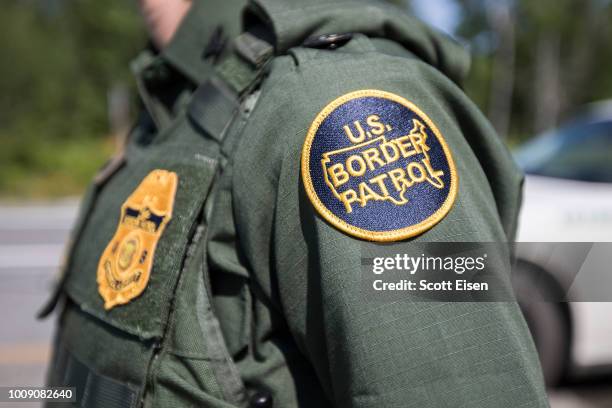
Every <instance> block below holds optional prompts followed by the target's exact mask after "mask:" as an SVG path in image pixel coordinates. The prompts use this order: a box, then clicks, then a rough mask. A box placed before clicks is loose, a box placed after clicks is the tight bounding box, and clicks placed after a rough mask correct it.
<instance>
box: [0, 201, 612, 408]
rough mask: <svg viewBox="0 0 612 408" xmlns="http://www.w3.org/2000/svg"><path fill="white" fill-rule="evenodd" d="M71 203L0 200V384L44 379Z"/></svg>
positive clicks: (566, 394) (567, 396) (565, 392)
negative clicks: (48, 313) (46, 315)
mask: <svg viewBox="0 0 612 408" xmlns="http://www.w3.org/2000/svg"><path fill="white" fill-rule="evenodd" d="M76 209H77V202H76V200H68V201H62V202H57V203H52V204H36V205H34V204H4V205H0V281H1V282H2V283H1V284H0V311H1V312H0V328H2V329H1V330H0V385H3V386H11V385H15V386H40V385H42V384H44V377H45V369H46V363H47V360H48V358H49V344H50V340H51V336H52V326H53V319H47V320H45V321H42V322H41V321H37V320H36V319H35V317H34V316H35V314H36V312H37V310H38V309H39V308H40V306H41V305H42V304H43V303H44V301H45V300H46V297H47V296H48V293H49V290H50V288H51V285H52V281H53V277H54V275H55V273H56V271H57V269H58V266H59V264H60V259H61V256H62V253H63V248H64V243H65V242H66V240H67V238H68V234H69V229H70V226H71V225H72V223H73V222H74V219H75V216H76ZM3 406H7V405H4V404H2V403H0V407H3ZM19 406H20V407H22V408H25V407H26V406H36V405H33V404H32V405H31V404H19ZM551 406H552V408H609V407H612V383H610V382H607V383H606V382H601V381H600V382H599V383H593V384H589V383H583V384H580V385H578V386H573V387H572V388H566V389H561V390H556V391H553V392H551Z"/></svg>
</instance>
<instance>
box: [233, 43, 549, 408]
mask: <svg viewBox="0 0 612 408" xmlns="http://www.w3.org/2000/svg"><path fill="white" fill-rule="evenodd" d="M381 67H384V70H383V69H382V68H381ZM269 81H270V83H269V84H268V88H269V89H272V90H270V91H267V93H266V91H265V90H264V94H263V95H262V96H261V98H260V101H259V103H258V106H257V109H256V112H255V113H254V114H253V117H252V120H251V122H252V123H251V124H250V125H249V126H250V127H249V130H248V135H246V136H245V140H244V141H243V142H241V146H240V151H239V152H238V155H237V159H236V162H237V163H236V176H235V191H236V193H235V197H236V213H237V214H236V216H237V224H238V230H239V236H240V237H241V238H240V239H241V245H242V248H243V249H244V251H245V256H246V258H247V259H248V262H249V264H250V268H251V269H252V270H253V271H254V274H255V276H256V277H257V280H258V284H259V285H260V286H261V287H262V288H264V292H265V293H266V294H267V295H268V296H269V297H270V299H271V301H272V302H273V303H274V304H275V305H276V306H275V307H277V308H278V309H279V310H280V311H281V312H282V315H283V317H284V319H285V320H286V323H287V325H288V327H289V329H290V331H291V334H292V336H293V338H294V340H295V342H296V343H297V345H298V347H299V348H300V350H301V351H302V352H303V353H304V355H306V357H307V358H308V360H309V361H310V362H311V363H312V365H313V367H314V369H315V372H316V373H317V375H318V377H319V380H320V382H321V384H322V386H323V388H324V389H325V390H326V392H327V395H328V398H329V400H330V401H332V402H333V403H334V405H335V406H338V407H359V408H366V407H395V406H397V407H399V406H401V407H412V406H414V407H436V408H439V407H462V406H465V407H490V406H496V407H519V406H521V407H540V406H547V402H546V396H545V392H544V387H543V383H542V378H541V372H540V367H539V364H538V360H537V355H536V352H535V350H534V346H533V342H532V340H531V337H530V335H529V333H528V330H527V327H526V325H525V322H524V320H523V318H522V315H521V313H520V310H519V308H518V306H517V305H516V303H514V302H497V303H479V302H473V303H466V302H463V303H455V302H416V301H389V302H372V301H367V300H366V299H364V296H363V291H362V288H361V278H360V274H361V265H362V251H363V245H364V240H362V239H360V238H357V237H355V236H353V235H351V234H350V233H347V232H345V231H341V230H340V229H338V228H337V227H336V226H334V225H332V223H330V222H329V221H328V220H326V219H324V217H322V216H321V215H320V213H319V212H318V211H316V210H315V208H314V205H313V203H312V200H311V199H310V198H309V197H308V194H307V193H306V191H305V189H304V184H303V180H302V174H301V155H302V147H303V144H304V140H305V138H306V135H307V131H308V129H309V127H310V126H311V124H312V121H313V120H314V118H315V117H316V116H317V114H318V113H319V112H320V111H321V109H323V108H324V107H325V106H326V105H327V104H328V103H329V101H332V100H334V99H335V98H337V97H339V96H341V95H344V94H347V93H350V92H353V91H355V90H360V89H376V90H382V91H385V92H391V93H393V94H395V95H399V96H401V97H402V98H405V99H406V100H409V101H411V102H412V103H414V105H415V106H418V107H419V109H421V110H422V111H423V112H425V113H426V114H427V116H428V117H429V118H430V119H431V121H432V122H433V123H435V125H436V126H437V128H438V129H439V130H440V132H441V133H442V134H443V135H444V138H445V140H446V143H447V144H448V147H449V149H450V151H451V152H452V155H453V158H454V161H455V165H456V171H457V173H458V175H459V180H460V182H459V187H458V191H457V196H456V199H455V202H454V205H453V206H452V208H451V209H450V211H449V212H448V214H446V215H445V216H444V217H443V219H441V220H440V221H439V222H438V223H437V224H435V225H434V226H433V227H431V228H430V229H428V230H426V231H424V232H422V233H420V234H419V235H417V236H414V237H411V238H408V239H406V240H404V245H407V246H409V245H411V244H414V245H417V244H418V243H422V242H451V241H456V242H462V241H467V242H474V241H481V242H500V241H507V240H508V237H511V236H512V234H513V232H512V231H513V229H514V226H513V223H514V219H515V218H516V211H517V206H518V197H517V196H516V193H512V191H515V192H516V191H518V187H517V185H518V184H519V183H520V177H517V176H516V175H513V173H511V172H510V173H509V174H508V176H507V177H504V175H503V172H504V171H507V170H508V168H510V167H508V166H511V165H510V164H509V161H508V160H509V158H508V155H507V153H506V152H505V148H503V146H501V144H500V143H499V142H498V141H497V138H496V136H495V135H494V134H493V131H492V130H491V128H490V126H489V125H488V124H487V123H486V121H485V120H484V119H483V118H482V116H481V115H480V113H479V112H478V110H477V109H476V108H475V107H474V106H473V105H472V104H471V103H470V102H469V100H467V98H466V97H465V96H464V95H463V93H462V92H461V91H460V90H459V89H458V88H457V87H456V86H455V85H454V84H452V83H451V82H450V81H449V80H448V79H446V78H445V77H443V76H442V75H441V74H440V73H439V72H437V71H436V70H435V69H434V68H432V67H430V66H427V65H425V64H424V63H422V62H419V61H417V60H412V61H408V62H407V61H406V60H404V59H399V58H391V57H389V58H387V57H381V56H379V55H372V56H363V57H359V58H354V59H352V60H350V61H346V60H343V61H341V62H338V63H337V64H326V63H317V62H316V60H314V61H311V62H310V63H306V64H303V65H300V67H299V69H298V70H297V71H296V72H294V73H292V74H291V75H283V76H280V77H278V78H276V77H274V75H272V76H271V78H270V79H269ZM281 90H282V91H281ZM504 200H506V201H508V204H507V205H505V206H504V205H503V204H504V203H503V201H504ZM425 255H427V254H425Z"/></svg>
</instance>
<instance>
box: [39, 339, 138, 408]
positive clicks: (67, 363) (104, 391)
mask: <svg viewBox="0 0 612 408" xmlns="http://www.w3.org/2000/svg"><path fill="white" fill-rule="evenodd" d="M54 365H55V366H54V367H53V368H52V371H53V372H55V373H63V374H64V375H63V378H53V379H52V384H51V385H52V386H61V387H75V388H76V401H77V402H76V403H75V404H71V406H76V407H81V408H135V407H136V406H137V405H138V392H137V391H136V390H135V389H134V388H132V387H130V386H129V385H128V384H124V383H121V382H119V381H117V380H114V379H112V378H110V377H107V376H104V375H102V374H99V373H96V372H95V371H93V370H91V369H90V368H89V367H87V366H86V365H85V364H84V363H83V362H81V361H80V360H79V359H77V358H76V357H75V356H74V355H73V354H72V353H71V352H70V351H69V350H68V349H67V348H66V347H65V346H64V344H59V346H58V348H57V354H56V359H55V362H54ZM47 406H48V407H60V406H66V404H63V405H62V404H59V403H49V404H48V405H47Z"/></svg>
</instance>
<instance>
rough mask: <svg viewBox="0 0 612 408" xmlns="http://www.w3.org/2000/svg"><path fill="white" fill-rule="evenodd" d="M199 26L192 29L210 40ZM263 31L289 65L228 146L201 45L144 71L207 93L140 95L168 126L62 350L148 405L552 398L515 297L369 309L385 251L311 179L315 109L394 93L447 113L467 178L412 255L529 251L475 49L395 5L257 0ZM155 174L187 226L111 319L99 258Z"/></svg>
mask: <svg viewBox="0 0 612 408" xmlns="http://www.w3.org/2000/svg"><path fill="white" fill-rule="evenodd" d="M201 1H202V2H203V3H204V2H205V1H204V0H201ZM211 13H212V14H208V15H207V16H206V20H205V21H206V23H207V24H209V23H212V22H213V21H215V13H214V11H211ZM195 15H196V14H191V16H192V18H190V19H188V20H186V24H187V25H186V26H184V27H187V28H184V27H183V28H184V29H183V30H182V31H179V33H181V32H183V33H192V32H193V31H192V29H191V28H189V27H193V30H196V31H197V30H200V29H201V28H198V24H197V22H198V21H204V20H198V18H196V17H193V16H195ZM224 16H226V14H225V13H224ZM201 18H202V19H203V18H204V17H201ZM219 18H222V19H225V18H226V17H219ZM255 20H257V21H259V22H262V23H263V24H267V25H268V26H269V27H270V30H271V31H273V33H274V36H273V37H272V38H273V40H274V41H273V42H274V44H273V45H274V47H275V50H276V53H277V55H278V56H277V57H276V58H274V59H273V60H272V61H270V63H269V64H268V65H267V66H266V76H265V79H264V80H263V82H261V84H260V86H259V88H258V89H257V90H256V91H255V92H253V93H252V94H250V95H248V96H246V99H244V100H243V101H242V104H241V106H240V110H239V113H238V115H237V116H236V117H235V120H234V121H233V122H232V123H231V124H230V126H228V127H227V129H225V130H224V136H225V137H223V138H222V137H218V136H219V135H216V136H215V135H211V134H209V133H210V132H208V133H207V130H206V125H205V124H202V123H200V122H201V121H202V120H204V119H203V118H195V119H194V118H190V117H188V116H186V114H185V113H184V108H185V107H186V106H187V100H188V97H186V96H185V95H187V96H190V95H191V92H192V90H193V88H194V87H195V85H193V84H197V83H200V81H204V80H205V79H206V78H208V76H207V75H211V72H212V70H211V71H210V72H209V68H200V71H199V72H205V71H206V72H209V74H204V75H201V76H199V75H196V74H193V73H192V72H190V69H189V68H187V69H184V68H181V67H182V66H183V64H186V65H185V66H186V67H191V66H192V65H191V64H192V63H191V62H190V61H191V60H192V58H193V54H192V52H194V51H192V50H193V49H198V50H199V51H198V52H201V50H200V49H201V45H202V44H204V42H201V43H200V46H199V48H198V47H195V48H190V46H173V48H172V52H171V54H172V56H171V57H170V59H167V58H168V57H167V56H166V57H165V56H164V55H163V54H162V56H158V57H151V58H149V59H148V60H147V61H146V62H145V63H143V64H142V66H140V69H138V70H137V72H138V73H139V75H141V74H142V73H144V72H145V71H146V70H147V69H149V68H150V67H151V66H152V64H153V65H155V62H154V61H159V60H160V58H161V60H162V61H163V60H164V59H165V58H166V60H165V61H166V62H168V63H170V64H171V65H172V66H174V67H175V68H176V69H178V70H179V71H180V72H181V73H182V74H183V75H185V76H187V77H188V82H191V83H192V85H185V86H184V88H183V89H182V91H181V92H179V93H178V94H177V93H176V92H174V91H173V92H170V94H171V96H172V97H170V98H168V95H159V93H160V92H161V91H160V90H159V88H158V89H157V90H154V89H147V90H146V91H147V92H144V94H143V98H144V99H146V98H151V100H153V103H154V104H156V106H160V105H161V106H162V107H163V108H164V109H165V110H166V113H167V114H168V117H167V120H168V122H167V123H166V124H165V126H163V128H156V127H155V126H154V125H152V122H155V120H152V117H153V116H155V115H156V113H155V112H153V111H154V110H155V108H153V109H151V107H150V106H149V105H147V107H148V108H149V111H148V112H145V114H144V115H143V119H142V120H141V121H140V122H139V126H137V128H136V129H135V130H134V132H133V134H132V136H131V138H130V145H129V148H128V150H127V157H128V159H127V164H126V167H125V168H123V169H122V170H119V171H118V172H117V173H116V174H114V175H113V176H112V177H111V178H110V179H109V180H108V182H107V184H105V187H104V189H103V190H102V191H101V192H100V193H99V194H98V195H97V196H95V197H94V198H95V199H96V200H95V203H94V205H93V209H92V211H91V214H89V215H88V217H87V219H86V225H85V228H84V236H82V237H81V240H80V241H79V242H78V243H77V245H76V247H75V249H74V252H73V254H72V255H71V260H72V262H71V269H70V271H69V277H68V281H67V284H66V285H65V288H64V290H65V292H66V293H67V295H68V298H69V301H68V306H67V307H66V308H65V311H64V313H63V319H62V321H61V322H60V329H59V339H61V340H62V341H63V342H64V343H65V344H67V348H68V349H70V351H71V352H72V353H73V354H74V355H75V356H76V357H77V358H78V359H79V360H80V361H83V363H84V364H86V365H87V366H89V367H91V369H92V370H95V371H96V372H99V373H100V374H103V375H107V376H109V377H112V378H114V379H117V380H120V381H125V382H126V383H128V384H130V385H132V386H134V387H138V389H139V390H140V395H139V396H140V397H141V398H142V403H143V405H144V406H151V407H157V406H160V407H162V406H207V407H229V406H244V405H245V404H246V401H247V398H248V397H249V396H252V395H257V394H258V393H259V394H261V393H262V392H263V393H265V394H269V395H270V396H271V398H272V401H273V406H275V407H289V408H290V407H324V406H337V407H347V408H352V407H359V408H369V407H412V406H413V407H436V408H438V407H453V408H454V407H518V406H521V407H545V406H548V403H547V401H546V395H545V391H544V386H543V381H542V376H541V372H540V367H539V364H538V359H537V354H536V352H535V349H534V346H533V342H532V340H531V338H530V335H529V332H528V330H527V327H526V325H525V322H524V320H523V318H522V315H521V313H520V310H519V309H518V306H517V305H516V303H513V302H499V303H442V302H417V301H416V300H415V299H411V298H407V299H406V300H405V301H401V302H389V303H383V304H381V303H373V302H367V301H365V299H364V298H363V294H362V292H361V286H360V284H361V282H360V273H361V262H362V259H361V254H362V251H363V250H364V248H365V246H367V245H376V244H368V243H365V242H363V241H361V240H359V239H356V238H354V237H351V236H349V235H347V234H345V233H343V232H341V231H339V230H337V229H336V228H334V227H333V226H331V225H330V224H328V223H327V222H326V221H324V220H323V219H322V218H321V217H320V216H318V215H317V213H316V211H315V210H314V208H313V206H312V204H311V202H310V201H309V199H308V198H307V196H306V194H305V192H304V189H303V187H302V180H301V178H300V155H301V149H302V145H303V143H304V140H305V137H306V132H307V129H308V128H309V126H310V124H311V123H312V121H313V119H314V118H315V116H316V115H317V114H318V113H319V111H321V109H323V107H325V106H326V105H327V104H328V103H329V102H330V101H331V100H334V99H335V98H337V97H339V96H341V95H343V94H346V93H348V92H352V91H355V90H359V89H379V90H382V91H388V92H391V93H394V94H397V95H399V96H401V97H404V98H406V99H408V100H410V101H411V102H413V103H414V104H415V105H417V106H418V107H419V108H420V109H421V110H422V111H424V112H425V113H426V114H427V115H428V116H429V118H431V120H432V121H433V122H434V123H435V125H436V126H437V128H438V129H439V130H440V131H441V133H442V134H443V136H444V138H445V140H446V142H447V143H448V146H449V148H450V151H451V153H452V155H453V158H454V160H455V163H456V166H457V172H458V174H459V177H460V182H459V192H458V196H457V200H456V202H455V204H454V206H453V207H452V209H451V211H450V212H449V214H448V215H447V216H446V217H445V218H444V219H443V220H442V221H441V222H440V223H438V224H437V225H436V226H435V227H433V228H432V229H430V230H428V231H427V232H425V233H424V234H422V235H420V236H418V237H416V238H413V239H412V240H411V241H407V242H405V245H407V246H409V245H410V244H411V243H412V242H414V243H420V242H455V241H469V242H474V241H478V242H507V241H511V240H513V238H514V233H515V229H516V217H517V213H518V209H519V204H520V185H521V181H522V175H521V173H520V172H519V171H518V169H517V168H516V167H515V165H514V164H513V162H512V160H511V158H510V156H509V154H508V152H507V150H506V148H505V147H504V146H503V144H502V143H501V142H500V140H499V139H498V138H497V136H496V135H495V133H494V131H493V130H492V127H491V126H490V124H489V123H488V122H487V121H486V119H485V118H484V117H483V115H482V114H481V113H480V112H479V111H478V109H477V108H476V107H475V106H474V105H473V104H472V103H471V101H470V100H469V99H468V98H467V97H466V96H465V95H464V93H463V92H462V91H461V89H460V87H459V85H460V81H461V78H462V77H463V76H464V75H465V73H466V70H467V67H468V66H469V58H468V57H467V54H465V52H464V51H463V50H462V49H461V47H459V46H458V45H457V44H455V43H454V42H452V41H451V40H450V39H448V38H446V37H445V36H444V35H442V34H439V33H437V32H435V31H433V30H431V29H429V28H427V27H426V26H424V25H423V24H422V23H419V22H418V21H417V20H415V19H414V18H412V17H410V16H407V15H405V14H404V13H403V12H402V11H400V10H399V9H397V8H394V7H393V6H389V5H385V4H383V3H382V2H367V3H366V2H360V1H344V2H341V3H336V2H330V1H323V0H315V1H309V2H304V1H297V0H258V1H254V2H251V3H250V5H249V8H248V13H247V19H246V20H245V21H246V22H247V25H248V24H251V23H252V22H253V21H255ZM206 30H208V31H206V33H207V34H206V35H204V34H202V35H204V36H208V37H210V35H211V33H212V31H210V29H206ZM343 32H353V33H355V34H354V36H353V38H352V39H351V40H350V41H349V42H348V43H346V44H344V45H343V46H342V47H340V48H338V49H336V50H333V51H332V50H329V49H320V50H319V49H308V48H305V47H302V46H300V44H301V42H302V41H303V40H304V39H305V38H307V37H309V36H310V35H312V34H326V33H343ZM180 38H185V37H181V36H179V39H177V40H176V41H180ZM196 38H200V37H199V36H196ZM191 41H193V40H191ZM166 55H170V54H168V53H166ZM200 55H201V54H200ZM196 65H197V64H196ZM230 75H231V74H230ZM230 79H231V78H230ZM177 95H179V96H177ZM198 111H199V110H192V111H190V113H192V114H193V112H196V114H197V112H198ZM218 127H219V126H216V127H213V128H218ZM225 131H226V133H225ZM219 144H221V145H219ZM198 161H199V164H198V163H196V162H198ZM174 163H180V164H181V166H175V164H174ZM215 163H218V164H216V165H215ZM190 165H192V166H193V167H189V166H190ZM157 166H161V167H162V168H166V167H167V168H169V169H175V170H176V171H179V172H181V179H185V180H186V183H187V184H183V187H184V188H183V189H182V190H179V192H180V193H181V194H182V196H181V197H182V198H177V207H176V211H177V212H175V214H174V217H175V220H177V221H176V222H174V223H171V224H169V226H168V229H167V231H166V233H165V234H164V236H163V237H162V240H161V241H160V245H159V248H158V253H157V254H156V261H155V262H156V263H155V266H154V270H153V275H152V280H151V283H150V287H148V288H147V290H146V291H145V293H144V294H143V295H142V296H141V297H139V298H137V299H134V300H132V302H130V303H129V304H127V305H125V306H118V307H117V308H115V309H114V310H111V311H110V312H105V311H103V309H102V308H101V300H100V298H99V296H98V295H97V293H96V286H95V275H96V271H95V266H96V265H95V260H96V259H97V257H99V255H100V253H101V251H102V250H103V248H104V245H105V243H106V242H108V239H110V236H112V232H113V231H114V228H115V227H116V224H117V218H116V217H117V216H118V214H119V207H120V205H121V203H122V201H123V200H124V199H125V197H126V196H127V195H128V194H129V192H130V191H129V190H130V187H134V186H135V185H136V184H137V180H138V179H139V177H140V178H141V177H142V173H143V172H144V170H142V169H145V168H146V169H148V168H154V167H157ZM215 166H216V167H215ZM213 168H215V169H217V170H218V173H216V175H215V176H214V178H213V176H212V174H213V172H214V170H213ZM201 205H205V208H204V209H203V210H202V209H201V208H200V210H201V211H196V210H195V209H196V208H199V206H201ZM75 261H77V262H75ZM208 279H210V287H208V285H207V283H208ZM54 374H55V377H58V376H59V377H61V373H54ZM53 377H54V376H53V375H52V378H53Z"/></svg>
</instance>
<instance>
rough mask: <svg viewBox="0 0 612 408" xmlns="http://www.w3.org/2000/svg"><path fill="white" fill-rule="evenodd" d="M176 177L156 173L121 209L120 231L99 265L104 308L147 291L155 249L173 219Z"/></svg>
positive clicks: (149, 175)
mask: <svg viewBox="0 0 612 408" xmlns="http://www.w3.org/2000/svg"><path fill="white" fill-rule="evenodd" d="M177 185H178V176H177V175H176V173H173V172H170V171H166V170H153V171H152V172H151V173H149V174H148V175H147V176H146V177H145V178H144V180H143V181H142V182H141V183H140V185H139V186H138V187H137V188H136V190H134V192H133V193H132V194H131V195H130V196H129V197H128V198H127V200H126V201H125V202H124V203H123V205H122V206H121V215H120V218H119V225H118V226H117V231H115V235H114V236H113V238H112V239H111V241H110V242H109V243H108V245H107V246H106V249H105V250H104V252H103V253H102V256H101V257H100V261H99V263H98V272H97V282H98V292H99V293H100V296H102V298H103V299H104V308H105V309H107V310H109V309H111V308H113V307H114V306H117V305H122V304H126V303H128V302H130V301H131V300H132V299H134V298H136V297H137V296H139V295H140V294H141V293H142V292H143V291H144V290H145V288H146V286H147V283H148V282H149V277H150V274H151V268H152V267H153V258H154V255H155V248H156V247H157V243H158V242H159V240H160V238H161V236H162V234H163V232H164V229H165V227H166V225H167V224H168V222H169V221H170V219H171V218H172V208H173V206H174V198H175V195H176V189H177Z"/></svg>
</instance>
